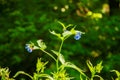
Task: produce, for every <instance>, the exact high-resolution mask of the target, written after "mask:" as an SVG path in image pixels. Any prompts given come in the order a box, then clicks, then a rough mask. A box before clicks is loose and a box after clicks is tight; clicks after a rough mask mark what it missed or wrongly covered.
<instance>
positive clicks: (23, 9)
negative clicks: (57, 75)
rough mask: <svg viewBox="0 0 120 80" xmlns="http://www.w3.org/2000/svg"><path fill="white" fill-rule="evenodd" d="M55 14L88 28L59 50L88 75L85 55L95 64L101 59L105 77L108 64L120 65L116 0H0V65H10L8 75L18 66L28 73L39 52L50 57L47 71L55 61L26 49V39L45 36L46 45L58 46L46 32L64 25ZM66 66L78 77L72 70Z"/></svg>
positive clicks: (119, 5)
mask: <svg viewBox="0 0 120 80" xmlns="http://www.w3.org/2000/svg"><path fill="white" fill-rule="evenodd" d="M57 20H59V21H61V22H63V23H64V24H65V25H68V24H74V25H76V29H78V30H80V31H82V32H85V33H86V34H85V35H82V38H81V39H80V40H79V41H76V40H74V39H73V37H70V38H69V39H68V40H66V41H65V43H64V45H63V49H62V53H63V55H64V56H65V59H66V60H68V61H71V62H73V63H75V64H76V65H77V66H78V67H80V68H81V69H83V70H85V73H86V74H88V75H90V71H89V69H88V68H87V65H86V60H90V61H91V62H92V63H93V65H95V64H96V63H98V62H99V61H101V60H103V66H104V68H103V70H102V73H101V74H100V75H101V76H103V77H104V78H105V79H106V80H107V79H108V80H110V75H112V74H111V72H110V70H113V69H116V70H118V71H120V1H119V0H103V1H102V0H0V28H1V29H0V66H1V67H9V68H10V70H11V75H14V74H15V73H16V72H17V71H18V70H23V71H25V72H28V73H29V74H31V75H32V74H33V72H35V66H36V61H37V58H38V57H42V58H43V61H48V60H49V64H48V65H47V71H46V72H48V73H50V71H53V70H54V66H55V65H54V63H53V60H52V59H51V58H50V57H48V55H46V54H44V53H43V52H41V51H33V53H28V52H27V51H26V50H25V44H26V43H27V42H29V41H33V42H34V41H36V40H38V39H43V40H44V42H45V43H46V45H47V46H48V49H55V50H58V48H59V45H60V41H59V40H58V39H57V38H56V37H55V36H53V35H51V34H50V33H49V30H56V32H61V31H62V27H61V25H60V24H58V23H57ZM50 68H51V69H50ZM68 72H69V73H70V76H75V77H76V79H75V80H77V78H78V79H79V77H78V76H79V74H78V73H77V72H76V71H74V70H71V71H68ZM21 77H24V76H21Z"/></svg>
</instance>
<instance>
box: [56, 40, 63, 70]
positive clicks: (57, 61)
mask: <svg viewBox="0 0 120 80" xmlns="http://www.w3.org/2000/svg"><path fill="white" fill-rule="evenodd" d="M63 42H64V39H62V42H61V44H60V48H59V53H58V56H57V60H56V66H57V72H58V67H59V56H60V52H61V49H62V46H63Z"/></svg>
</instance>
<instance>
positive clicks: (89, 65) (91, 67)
mask: <svg viewBox="0 0 120 80" xmlns="http://www.w3.org/2000/svg"><path fill="white" fill-rule="evenodd" d="M87 66H88V68H89V69H90V72H91V73H92V74H93V73H95V68H94V67H93V65H92V63H91V62H90V61H89V60H87Z"/></svg>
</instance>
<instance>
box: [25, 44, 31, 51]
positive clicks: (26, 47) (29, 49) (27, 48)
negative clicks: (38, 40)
mask: <svg viewBox="0 0 120 80" xmlns="http://www.w3.org/2000/svg"><path fill="white" fill-rule="evenodd" d="M25 49H26V50H27V51H28V52H29V53H31V52H32V50H33V49H32V48H31V47H30V45H29V44H26V46H25Z"/></svg>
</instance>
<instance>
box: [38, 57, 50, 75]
mask: <svg viewBox="0 0 120 80" xmlns="http://www.w3.org/2000/svg"><path fill="white" fill-rule="evenodd" d="M47 63H48V62H45V63H43V62H41V58H40V59H39V58H38V60H37V64H36V71H37V73H41V72H42V73H43V72H44V69H45V65H46V64H47Z"/></svg>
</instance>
